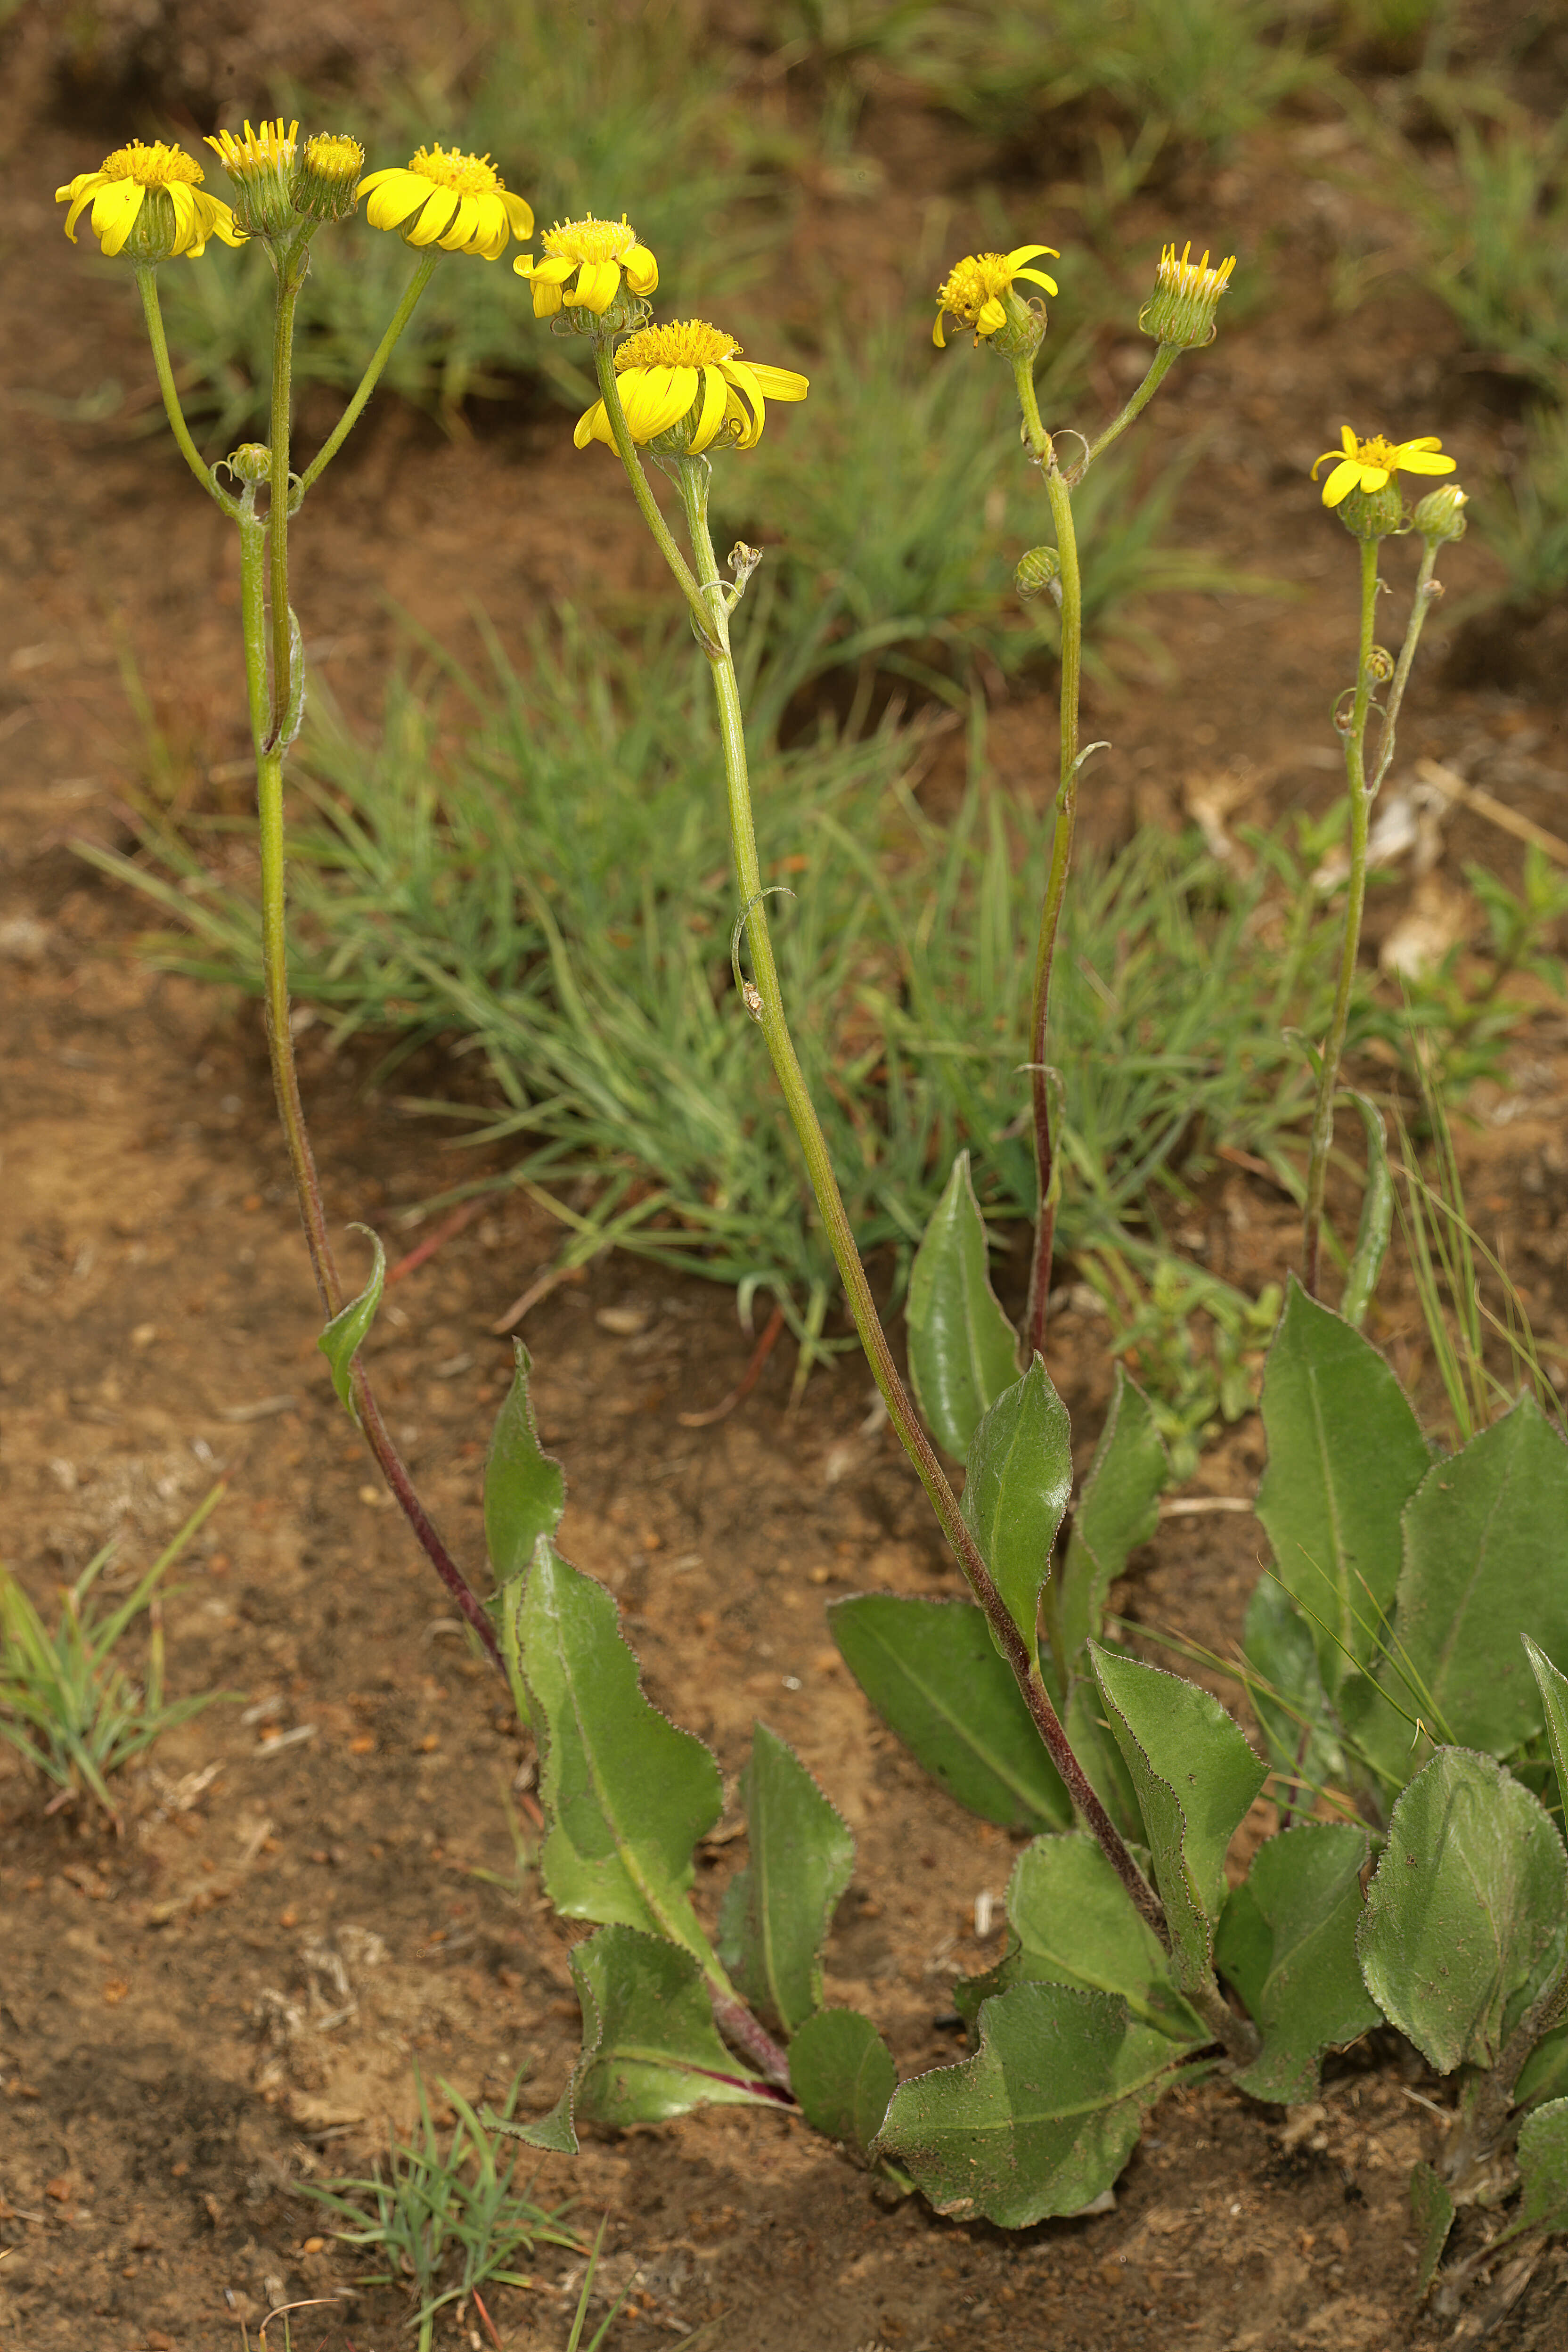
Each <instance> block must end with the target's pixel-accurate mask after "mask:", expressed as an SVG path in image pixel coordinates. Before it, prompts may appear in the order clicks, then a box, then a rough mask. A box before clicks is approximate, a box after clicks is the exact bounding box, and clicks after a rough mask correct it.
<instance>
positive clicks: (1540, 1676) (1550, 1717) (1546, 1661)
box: [1521, 1633, 1568, 1803]
mask: <svg viewBox="0 0 1568 2352" xmlns="http://www.w3.org/2000/svg"><path fill="white" fill-rule="evenodd" d="M1521 1640H1522V1642H1523V1643H1524V1654H1525V1656H1526V1657H1527V1658H1528V1659H1529V1661H1530V1671H1531V1674H1532V1675H1534V1676H1535V1681H1536V1686H1537V1688H1538V1689H1539V1690H1540V1693H1541V1706H1542V1714H1543V1715H1544V1717H1545V1718H1546V1737H1547V1739H1548V1741H1549V1742H1550V1744H1551V1748H1552V1767H1553V1769H1554V1770H1555V1771H1556V1774H1557V1793H1558V1796H1559V1798H1560V1799H1561V1800H1562V1801H1563V1802H1565V1803H1568V1675H1560V1674H1559V1673H1558V1671H1557V1668H1556V1667H1555V1666H1554V1665H1553V1664H1552V1661H1551V1659H1550V1658H1549V1657H1548V1656H1547V1654H1546V1653H1545V1651H1544V1650H1543V1649H1542V1647H1541V1645H1540V1643H1538V1642H1532V1641H1531V1638H1530V1635H1529V1634H1528V1633H1525V1634H1522V1635H1521Z"/></svg>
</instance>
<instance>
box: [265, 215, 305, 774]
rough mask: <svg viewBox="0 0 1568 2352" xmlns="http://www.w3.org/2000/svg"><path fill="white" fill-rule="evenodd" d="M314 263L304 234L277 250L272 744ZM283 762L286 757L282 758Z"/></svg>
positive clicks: (284, 679) (285, 686) (286, 694)
mask: <svg viewBox="0 0 1568 2352" xmlns="http://www.w3.org/2000/svg"><path fill="white" fill-rule="evenodd" d="M273 268H275V269H276V271H277V273H278V307H277V310H276V313H275V315H274V320H273V333H272V430H271V442H270V446H271V451H272V469H271V474H270V477H269V478H270V483H271V491H270V496H269V499H268V517H267V521H268V541H269V553H270V556H271V572H272V583H271V585H272V728H271V733H270V736H269V745H270V746H271V747H273V748H276V747H277V746H278V745H279V742H280V740H281V737H282V732H283V729H284V725H285V721H286V719H287V718H288V714H289V703H290V701H291V699H292V679H291V677H290V669H291V667H292V661H293V649H292V639H291V632H290V629H289V416H290V412H291V409H292V405H293V375H294V306H295V304H296V303H297V302H298V301H299V299H300V287H301V286H302V285H303V284H304V282H305V274H306V272H307V270H308V269H309V268H310V245H309V242H308V241H307V239H306V238H304V237H300V238H299V239H298V240H297V241H296V242H295V243H294V244H293V245H291V246H284V247H281V248H279V250H277V251H276V252H275V253H274V255H273ZM279 766H281V759H280V760H279Z"/></svg>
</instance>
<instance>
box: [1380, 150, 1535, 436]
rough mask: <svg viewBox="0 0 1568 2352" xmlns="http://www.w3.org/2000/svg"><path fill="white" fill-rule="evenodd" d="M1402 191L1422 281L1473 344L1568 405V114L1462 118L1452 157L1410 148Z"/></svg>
mask: <svg viewBox="0 0 1568 2352" xmlns="http://www.w3.org/2000/svg"><path fill="white" fill-rule="evenodd" d="M1397 186H1398V192H1399V194H1400V196H1401V198H1402V201H1403V202H1404V204H1405V208H1406V210H1407V212H1408V214H1409V215H1410V216H1411V217H1412V218H1413V219H1414V220H1415V223H1416V225H1417V227H1418V229H1419V232H1420V235H1421V238H1422V242H1423V245H1424V247H1425V251H1426V259H1425V263H1424V266H1423V269H1422V275H1423V277H1424V279H1425V282H1426V284H1427V285H1428V286H1429V287H1430V288H1431V289H1432V290H1433V292H1434V293H1435V294H1436V295H1437V296H1438V297H1439V299H1441V300H1442V301H1443V302H1444V303H1446V304H1447V308H1448V309H1449V310H1451V311H1452V312H1453V314H1454V316H1455V318H1456V319H1458V321H1459V323H1460V325H1461V326H1462V327H1463V329H1464V331H1465V333H1466V335H1467V336H1468V339H1469V341H1470V343H1471V345H1472V347H1473V348H1474V349H1475V350H1476V351H1477V352H1484V353H1486V354H1487V355H1488V356H1489V357H1490V358H1492V359H1493V360H1494V361H1495V362H1497V363H1498V364H1500V366H1501V367H1503V368H1504V369H1505V370H1506V371H1508V372H1509V373H1513V374H1516V375H1521V376H1524V377H1526V378H1527V379H1528V380H1529V381H1530V382H1531V383H1534V384H1536V385H1538V386H1539V387H1540V389H1541V390H1542V392H1544V393H1547V394H1551V395H1552V396H1553V397H1554V398H1556V399H1558V400H1563V399H1568V117H1564V118H1563V120H1561V121H1557V122H1555V123H1552V124H1549V125H1542V124H1537V123H1532V122H1526V121H1518V120H1515V121H1508V122H1501V123H1499V122H1491V123H1487V124H1485V125H1482V124H1479V123H1478V122H1476V121H1473V120H1471V119H1470V118H1468V117H1466V116H1461V117H1460V118H1459V119H1458V121H1457V122H1456V123H1455V127H1454V143H1453V151H1452V154H1451V156H1442V155H1438V156H1433V157H1428V156H1416V155H1415V154H1414V153H1413V152H1407V153H1405V155H1404V156H1403V158H1402V161H1401V165H1400V169H1399V173H1398V180H1397Z"/></svg>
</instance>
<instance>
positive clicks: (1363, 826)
mask: <svg viewBox="0 0 1568 2352" xmlns="http://www.w3.org/2000/svg"><path fill="white" fill-rule="evenodd" d="M1379 545H1380V541H1377V540H1375V539H1363V541H1361V637H1360V643H1359V646H1358V647H1357V652H1356V676H1355V700H1354V702H1353V703H1352V706H1351V721H1350V726H1349V728H1348V730H1346V734H1345V780H1346V782H1348V784H1349V786H1350V802H1351V871H1350V882H1349V885H1348V887H1347V889H1346V893H1345V928H1344V937H1343V940H1342V943H1341V947H1340V976H1339V985H1338V986H1337V988H1336V989H1335V991H1334V1009H1333V1013H1332V1014H1331V1018H1330V1022H1329V1034H1328V1035H1327V1037H1325V1039H1324V1040H1323V1051H1322V1063H1321V1067H1320V1069H1319V1072H1318V1098H1317V1102H1316V1105H1315V1107H1314V1108H1313V1112H1312V1139H1311V1147H1310V1153H1309V1157H1308V1160H1307V1202H1306V1210H1305V1215H1304V1221H1303V1226H1302V1245H1301V1255H1302V1272H1301V1280H1302V1284H1303V1286H1304V1287H1305V1289H1306V1292H1307V1296H1308V1297H1310V1298H1315V1297H1317V1293H1318V1276H1319V1270H1320V1266H1321V1255H1322V1239H1323V1194H1324V1191H1325V1188H1326V1186H1327V1183H1328V1175H1329V1146H1330V1145H1331V1142H1332V1141H1333V1136H1334V1097H1335V1095H1336V1094H1337V1092H1338V1090H1339V1083H1340V1062H1341V1060H1342V1056H1343V1054H1344V1047H1345V1031H1346V1029H1347V1027H1348V1026H1349V1024H1350V1012H1351V994H1352V990H1353V989H1354V986H1355V974H1356V959H1357V956H1358V954H1359V952H1360V950H1361V924H1362V915H1363V909H1364V908H1365V905H1366V845H1367V838H1368V835H1369V832H1370V829H1371V823H1372V803H1373V793H1375V791H1376V786H1375V785H1374V786H1373V790H1372V791H1371V792H1369V791H1368V789H1367V782H1366V715H1367V708H1368V705H1369V703H1370V700H1371V697H1372V682H1373V681H1372V652H1373V624H1374V621H1375V618H1376V611H1377V552H1378V547H1379ZM1412 653H1414V648H1412ZM1406 674H1407V675H1408V672H1407V673H1406Z"/></svg>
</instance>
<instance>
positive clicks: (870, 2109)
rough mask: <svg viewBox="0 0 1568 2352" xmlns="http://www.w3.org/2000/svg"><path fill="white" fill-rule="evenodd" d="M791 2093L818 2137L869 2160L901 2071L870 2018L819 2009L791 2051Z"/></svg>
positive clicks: (793, 2043)
mask: <svg viewBox="0 0 1568 2352" xmlns="http://www.w3.org/2000/svg"><path fill="white" fill-rule="evenodd" d="M789 2079H790V2087H791V2088H792V2090H793V2091H794V2093H795V2097H796V2098H797V2099H798V2100H799V2101H800V2111H801V2113H802V2115H803V2116H805V2120H806V2122H807V2123H808V2124H809V2125H810V2126H811V2127H812V2129H813V2131H819V2132H823V2133H825V2134H826V2137H828V2138H829V2139H838V2140H843V2141H844V2142H845V2143H846V2144H847V2146H848V2147H852V2148H854V2149H855V2150H856V2151H857V2152H858V2154H859V2155H861V2156H864V2155H865V2154H866V2153H867V2151H868V2149H869V2147H870V2145H871V2142H872V2141H873V2140H874V2139H875V2138H876V2137H877V2134H878V2133H879V2131H880V2130H881V2128H882V2123H883V2119H884V2117H885V2116H886V2115H887V2112H888V2102H889V2099H890V2098H891V2097H892V2095H893V2093H894V2091H895V2090H896V2089H897V2087H898V2081H899V2074H898V2069H897V2067H896V2066H895V2065H894V2064H893V2061H892V2058H891V2056H890V2055H889V2050H888V2045H887V2043H886V2042H884V2041H883V2039H882V2037H881V2035H880V2034H879V2032H878V2031H877V2029H876V2027H875V2026H874V2025H873V2024H872V2022H871V2021H870V2019H869V2018H868V2017H862V2016H861V2014H860V2012H859V2011H858V2010H855V2009H819V2010H818V2011H817V2012H816V2016H815V2017H811V2018H808V2019H807V2020H806V2021H805V2024H804V2025H803V2026H802V2027H801V2029H800V2032H798V2033H797V2034H796V2035H795V2040H794V2041H793V2042H791V2043H790V2045H789Z"/></svg>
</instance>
